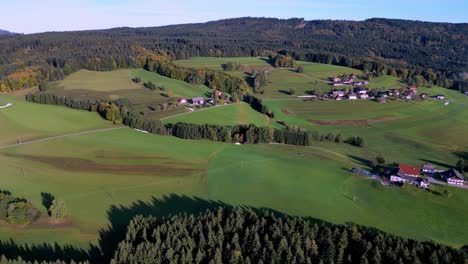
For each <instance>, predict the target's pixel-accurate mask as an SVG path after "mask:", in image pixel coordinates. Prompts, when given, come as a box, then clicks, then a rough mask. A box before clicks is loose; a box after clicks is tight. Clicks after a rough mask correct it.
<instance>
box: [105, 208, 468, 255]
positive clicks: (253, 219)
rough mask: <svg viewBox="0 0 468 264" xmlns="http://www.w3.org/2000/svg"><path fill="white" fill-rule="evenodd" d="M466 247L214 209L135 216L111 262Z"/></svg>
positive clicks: (449, 251) (434, 251)
mask: <svg viewBox="0 0 468 264" xmlns="http://www.w3.org/2000/svg"><path fill="white" fill-rule="evenodd" d="M466 261H467V252H464V251H462V250H458V249H454V248H451V247H448V246H444V245H441V244H437V243H434V242H419V241H415V240H411V239H404V238H401V237H397V236H393V235H389V234H385V233H382V232H379V231H375V230H371V229H367V228H364V227H358V226H355V225H330V224H325V223H322V224H317V223H313V222H312V221H309V220H307V219H303V218H300V217H290V216H283V215H275V214H274V213H271V212H266V211H263V212H254V211H252V210H250V209H238V208H234V209H231V208H217V209H212V210H207V211H205V212H204V213H201V214H198V215H187V214H178V215H175V216H171V217H168V218H155V217H146V218H144V217H142V216H137V217H135V218H134V219H133V220H132V221H131V222H130V224H129V225H128V227H127V233H126V236H125V239H124V240H123V241H122V242H120V244H119V245H118V248H117V250H116V252H115V255H114V258H113V260H112V263H116V264H118V263H125V264H127V263H197V264H198V263H208V264H221V263H233V264H250V263H252V264H253V263H298V264H299V263H323V264H331V263H350V264H351V263H359V264H368V263H375V264H380V263H401V264H410V263H411V264H413V263H431V264H442V263H444V264H445V263H446V264H449V263H450V264H464V263H466Z"/></svg>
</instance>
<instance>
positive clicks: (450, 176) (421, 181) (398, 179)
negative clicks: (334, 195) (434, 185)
mask: <svg viewBox="0 0 468 264" xmlns="http://www.w3.org/2000/svg"><path fill="white" fill-rule="evenodd" d="M351 172H353V173H357V174H362V175H366V176H369V177H372V178H376V179H380V178H383V179H387V180H388V181H390V183H393V184H398V185H401V184H411V185H414V186H417V187H420V188H423V189H426V188H428V187H429V184H430V182H429V177H431V178H432V177H434V176H435V175H436V174H437V175H439V176H440V178H441V179H443V180H444V181H446V182H447V184H449V185H453V186H463V185H465V184H468V182H467V181H465V178H464V177H463V175H462V174H461V173H460V172H459V171H457V170H455V169H453V168H452V169H449V170H441V169H437V168H436V167H435V166H434V165H432V164H429V163H425V164H423V165H422V167H418V166H411V165H406V164H399V165H398V167H397V168H392V169H388V170H386V171H385V172H384V174H383V177H381V176H380V175H379V174H376V173H372V172H370V171H367V170H363V169H356V168H352V169H351ZM385 182H386V181H385ZM385 182H383V184H384V183H385Z"/></svg>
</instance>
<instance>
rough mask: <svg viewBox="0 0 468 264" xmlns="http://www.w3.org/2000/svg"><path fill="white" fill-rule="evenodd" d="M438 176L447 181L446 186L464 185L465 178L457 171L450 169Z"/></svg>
mask: <svg viewBox="0 0 468 264" xmlns="http://www.w3.org/2000/svg"><path fill="white" fill-rule="evenodd" d="M440 176H441V177H442V178H443V179H444V180H445V181H447V183H448V184H451V185H463V184H465V177H463V175H462V174H461V173H460V172H458V171H457V170H455V169H453V168H452V169H450V170H447V171H444V172H442V173H441V174H440Z"/></svg>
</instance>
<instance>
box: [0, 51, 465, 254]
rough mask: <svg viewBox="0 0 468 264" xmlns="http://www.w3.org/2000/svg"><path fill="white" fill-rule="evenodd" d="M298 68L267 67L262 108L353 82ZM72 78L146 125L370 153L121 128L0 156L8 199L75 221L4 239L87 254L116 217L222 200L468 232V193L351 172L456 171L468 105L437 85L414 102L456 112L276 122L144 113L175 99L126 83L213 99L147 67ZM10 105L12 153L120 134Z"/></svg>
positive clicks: (285, 117)
mask: <svg viewBox="0 0 468 264" xmlns="http://www.w3.org/2000/svg"><path fill="white" fill-rule="evenodd" d="M232 60H234V59H233V58H222V59H221V58H209V59H208V58H197V59H191V60H187V61H178V62H177V63H179V64H181V65H186V66H190V67H207V68H213V69H219V68H218V67H221V66H220V65H221V64H222V63H225V62H227V61H232ZM238 61H239V62H241V63H242V64H244V65H248V66H249V67H266V66H268V65H267V64H266V62H265V61H264V60H261V59H257V58H240V59H238ZM299 64H303V65H305V67H304V68H305V72H304V74H297V73H295V72H292V71H289V70H287V69H275V70H273V71H272V72H271V75H270V82H271V83H270V84H269V85H268V86H267V87H266V89H265V94H264V95H263V98H264V99H271V98H279V99H291V98H294V97H291V96H289V95H287V94H285V93H284V92H283V91H285V90H286V91H287V90H289V88H291V87H294V88H296V91H297V94H302V93H306V92H307V91H309V90H310V89H329V88H330V86H328V85H327V84H326V82H325V79H326V78H327V77H328V76H331V75H334V74H343V73H346V74H347V73H351V72H353V70H352V69H349V68H343V67H338V66H333V65H321V64H315V63H303V62H299ZM354 71H355V70H354ZM76 74H81V75H79V76H81V77H80V78H82V79H83V82H82V83H81V84H80V82H79V79H80V78H77V77H76V76H74V75H71V76H70V77H68V78H67V79H65V80H64V81H61V82H58V83H57V85H56V86H55V87H54V88H53V91H54V92H57V93H58V94H66V95H70V96H82V97H89V96H93V97H94V96H96V97H99V96H103V97H107V98H118V97H126V98H129V99H130V100H131V101H132V102H133V103H134V104H135V105H136V107H137V108H138V109H141V110H142V111H144V112H145V115H146V116H148V115H153V116H154V118H161V117H166V116H172V115H174V114H181V115H178V116H173V117H169V118H166V119H164V120H163V121H164V122H165V123H174V122H191V123H198V124H204V123H211V124H219V125H233V124H248V123H255V124H257V125H261V126H264V125H271V126H275V127H278V126H279V125H278V123H277V121H285V122H286V123H287V124H290V125H298V126H300V127H304V128H307V129H309V130H316V131H319V132H320V133H328V132H332V133H335V134H336V133H338V132H340V133H342V134H343V136H344V137H347V136H362V137H363V138H364V139H365V141H366V147H364V148H358V147H353V146H350V145H348V144H337V143H321V142H316V143H314V144H313V145H312V146H310V147H298V146H286V145H278V144H262V145H241V146H239V145H234V144H224V143H218V142H210V141H192V140H181V139H177V138H174V137H163V136H156V135H150V134H145V133H140V132H137V131H134V130H131V129H129V128H122V129H119V130H112V131H105V132H99V133H93V134H86V135H78V136H71V137H65V138H58V139H54V140H50V141H45V142H40V143H35V144H29V145H21V146H16V147H8V148H0V166H1V168H2V170H1V172H0V180H1V181H2V183H3V184H2V187H1V188H0V189H2V190H9V191H11V192H12V193H13V194H14V195H15V196H19V197H25V198H27V199H28V200H31V201H32V202H33V204H34V205H35V206H37V207H38V208H40V209H41V211H42V212H43V213H45V208H44V207H43V206H42V201H41V192H49V193H51V194H53V195H55V196H57V197H63V198H64V200H65V201H66V203H67V205H68V208H69V211H70V222H68V223H67V224H66V225H63V226H50V225H48V224H47V223H45V222H44V221H39V222H38V223H35V224H33V225H31V226H29V227H27V228H23V227H21V228H20V227H14V226H11V225H8V224H6V223H3V222H0V239H1V240H8V239H10V238H13V239H14V241H15V242H18V243H27V244H32V243H35V244H40V243H44V242H45V243H55V242H57V243H58V244H59V245H64V244H72V245H74V246H78V247H83V248H87V247H89V243H92V244H95V243H97V241H98V239H99V231H100V230H102V229H103V228H106V226H107V225H109V224H114V223H115V221H117V222H118V221H123V220H122V219H119V218H118V216H119V214H123V213H126V214H134V213H136V212H143V213H147V212H161V213H162V212H164V213H172V212H180V211H182V212H183V211H184V210H186V211H196V210H202V209H203V208H202V207H199V205H200V201H216V202H221V203H227V204H234V205H244V206H252V207H256V208H261V207H265V208H271V209H274V210H278V211H281V212H286V213H290V214H293V215H300V216H309V217H312V218H316V219H319V220H323V221H327V222H332V223H346V222H354V223H357V224H360V225H365V226H369V227H375V228H377V229H380V230H383V231H385V232H389V233H392V234H396V235H401V236H404V237H410V238H416V239H421V240H435V241H438V242H442V243H446V244H449V245H453V246H461V245H466V244H468V230H465V229H464V228H463V227H464V226H466V224H465V223H466V219H467V218H468V190H463V189H457V188H452V187H441V186H435V185H432V186H431V190H432V191H433V193H431V192H428V191H424V190H420V189H416V188H413V187H411V186H405V187H404V188H398V187H385V186H382V185H381V184H380V183H379V182H378V181H374V180H370V179H367V178H365V177H364V176H357V175H354V174H351V173H350V172H349V169H350V168H352V167H367V163H368V161H369V160H374V159H375V157H376V156H377V155H378V154H382V155H384V156H385V159H386V160H387V161H388V162H397V163H398V162H402V163H408V164H413V165H420V164H422V163H424V162H431V163H434V164H436V165H438V166H439V167H442V168H448V167H451V166H453V165H454V164H455V163H456V161H457V160H458V159H459V156H460V155H466V153H467V152H468V138H467V137H466V136H464V135H466V133H467V131H468V122H467V120H468V111H466V109H467V106H468V99H467V97H464V96H462V95H461V94H459V93H457V92H455V91H450V90H447V89H443V88H440V87H432V88H420V89H419V92H420V93H421V92H427V93H429V94H430V95H435V94H439V93H442V94H444V95H446V97H447V98H448V99H449V100H451V103H450V104H449V105H444V102H442V101H435V100H427V101H411V102H405V101H392V102H389V103H387V104H378V103H375V102H372V101H360V100H358V101H342V102H334V101H333V102H322V101H319V102H312V101H307V102H306V101H301V100H264V102H265V103H266V104H267V106H268V107H269V108H270V109H271V110H273V111H274V113H275V118H274V119H271V120H270V119H268V118H267V117H266V116H265V115H262V114H260V113H258V112H256V111H254V110H253V109H252V108H251V107H250V106H249V105H247V104H244V103H241V104H231V105H226V106H219V107H212V108H207V109H201V110H197V111H196V112H193V113H192V112H187V113H186V112H185V111H186V110H185V109H179V110H176V111H172V112H162V113H151V112H150V111H149V110H147V108H148V106H151V105H154V104H156V103H160V102H167V101H168V100H171V98H167V97H165V96H164V95H162V94H161V93H162V91H150V90H148V89H145V88H143V87H142V86H141V85H137V87H132V86H127V85H135V84H133V83H132V82H131V81H130V83H128V81H129V80H130V78H131V77H134V76H140V77H141V78H142V80H143V81H150V80H151V81H152V82H154V83H156V84H157V85H163V86H165V88H166V89H170V90H172V91H173V92H174V94H176V96H184V97H192V96H196V95H201V94H204V93H206V92H209V89H208V88H206V87H204V86H194V85H190V84H187V83H184V82H180V81H176V80H172V79H168V78H165V77H162V76H160V75H157V74H155V73H150V72H146V71H143V70H122V71H113V72H105V73H95V72H89V71H80V72H78V73H76ZM231 74H238V75H239V76H241V75H242V74H243V73H242V72H240V71H239V72H234V73H231ZM122 76H125V77H122ZM69 78H71V80H75V81H71V80H70V79H69ZM93 78H96V80H93ZM106 80H107V81H106ZM374 80H375V85H376V86H378V87H382V86H393V85H395V83H396V82H398V79H395V78H393V77H389V76H382V77H378V78H375V79H374ZM371 83H372V82H371ZM97 86H99V87H97ZM281 90H283V91H281ZM7 102H12V103H13V106H12V107H9V108H5V109H0V124H1V125H2V126H1V128H2V129H1V130H0V145H6V144H12V143H16V141H17V138H18V137H19V138H21V139H22V140H23V141H27V140H33V139H39V138H45V137H50V136H58V135H62V134H67V133H73V132H79V131H89V130H94V129H100V128H108V127H112V125H111V124H110V123H109V122H106V121H104V120H103V119H101V118H100V117H99V116H98V115H97V114H96V113H90V112H85V111H78V110H72V109H67V108H63V107H57V106H48V105H39V104H31V103H26V102H23V101H21V100H19V99H15V98H14V97H10V96H4V95H0V105H4V104H5V103H7ZM445 189H448V190H449V191H450V193H451V195H450V197H449V198H446V197H445V196H442V195H437V194H434V193H442V192H443V190H445ZM171 195H172V196H171ZM174 195H176V196H174ZM168 196H170V197H171V198H167V197H168ZM164 197H165V198H164ZM354 197H356V198H354ZM191 198H193V199H191ZM154 199H156V200H154ZM197 201H198V202H197ZM113 206H116V207H113ZM137 209H138V210H137Z"/></svg>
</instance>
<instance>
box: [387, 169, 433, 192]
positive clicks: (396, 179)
mask: <svg viewBox="0 0 468 264" xmlns="http://www.w3.org/2000/svg"><path fill="white" fill-rule="evenodd" d="M388 174H390V182H393V183H409V184H412V185H414V186H417V187H419V188H424V189H426V188H428V187H429V181H428V180H427V179H425V178H422V177H421V175H420V168H419V167H416V166H410V165H406V164H399V165H398V168H397V169H395V170H393V171H390V172H388Z"/></svg>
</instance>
